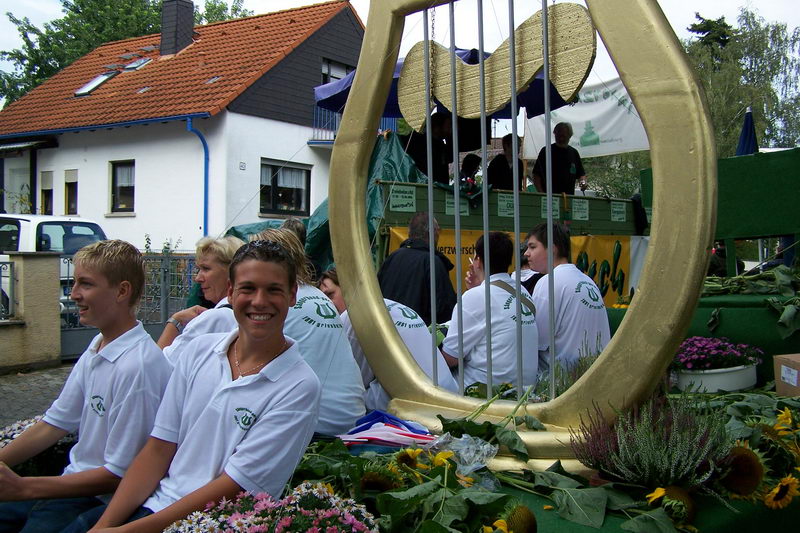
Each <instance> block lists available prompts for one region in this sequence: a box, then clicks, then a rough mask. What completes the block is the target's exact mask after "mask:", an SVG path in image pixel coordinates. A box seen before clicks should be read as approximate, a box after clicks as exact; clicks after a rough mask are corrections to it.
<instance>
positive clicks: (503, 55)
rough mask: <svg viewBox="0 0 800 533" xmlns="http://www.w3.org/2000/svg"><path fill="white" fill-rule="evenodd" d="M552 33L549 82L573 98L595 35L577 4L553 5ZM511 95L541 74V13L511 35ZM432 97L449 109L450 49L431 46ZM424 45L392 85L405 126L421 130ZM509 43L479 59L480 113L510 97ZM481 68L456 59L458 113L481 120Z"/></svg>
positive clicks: (591, 58)
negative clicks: (481, 63)
mask: <svg viewBox="0 0 800 533" xmlns="http://www.w3.org/2000/svg"><path fill="white" fill-rule="evenodd" d="M547 12H548V13H547V14H548V18H549V19H550V21H549V25H550V28H551V32H550V34H549V44H550V73H551V78H550V81H551V83H552V84H553V86H555V88H556V90H557V91H558V93H559V94H560V95H561V97H562V98H563V99H564V100H565V101H570V100H572V99H573V98H574V97H575V95H576V94H577V93H578V90H579V89H580V88H581V86H582V85H583V82H584V81H586V77H587V76H589V71H591V69H592V63H593V62H594V56H595V49H596V43H595V33H594V27H593V26H592V21H591V19H590V18H589V13H588V12H587V11H586V9H584V8H583V6H579V5H578V4H556V5H553V6H551V7H549V8H548V9H547ZM514 36H515V39H514V62H515V65H516V75H517V76H516V84H517V87H516V93H519V92H521V91H523V90H525V89H526V88H527V87H528V85H530V83H531V82H532V81H533V78H534V76H536V74H538V73H539V71H540V70H542V67H543V65H544V57H543V54H542V13H541V11H540V12H537V13H536V14H534V15H533V16H532V17H530V18H529V19H527V20H526V21H525V22H523V23H522V24H520V25H519V27H518V28H517V29H516V30H515V31H514ZM430 44H431V46H430V56H431V63H432V64H434V65H436V66H437V68H435V69H433V70H432V72H431V96H432V97H433V98H436V99H437V100H439V101H440V102H441V103H442V104H443V105H444V106H445V107H446V108H447V109H453V105H452V103H453V102H452V94H451V92H450V84H451V80H450V50H449V49H447V48H445V47H444V46H442V45H440V44H438V43H436V42H430ZM424 54H425V43H424V42H419V43H417V44H415V45H414V46H413V47H412V48H411V50H410V51H409V52H408V55H406V57H405V60H404V61H403V69H402V71H401V72H400V80H399V81H398V82H397V100H398V103H399V104H400V111H401V112H402V113H403V118H404V119H405V120H406V122H407V123H408V125H409V126H411V127H412V128H414V129H415V130H420V129H421V128H422V126H423V125H424V124H425V98H426V95H425V78H424V68H423V64H424V62H425V55H424ZM509 56H510V47H509V43H508V39H506V41H505V42H503V44H502V45H500V46H499V47H498V48H497V50H495V51H494V52H493V53H492V55H491V56H490V57H488V58H487V59H486V60H485V61H484V72H485V78H486V83H485V89H484V90H485V94H486V98H485V100H486V103H485V109H486V113H487V115H491V114H492V113H494V112H495V111H499V110H500V109H502V108H503V107H505V106H506V105H507V104H508V102H509V100H510V99H511V87H510V84H509V80H510V79H511V76H510V71H511V62H510V57H509ZM479 84H480V67H479V65H468V64H466V63H464V62H463V61H461V60H457V61H456V90H457V96H456V98H457V99H458V102H457V103H458V106H457V109H458V115H459V116H460V117H464V118H480V116H481V107H480V106H481V103H480V96H479V95H480V91H479Z"/></svg>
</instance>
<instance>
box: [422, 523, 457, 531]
mask: <svg viewBox="0 0 800 533" xmlns="http://www.w3.org/2000/svg"><path fill="white" fill-rule="evenodd" d="M417 533H459V531H458V530H457V529H453V528H451V527H447V526H443V525H442V524H439V523H438V522H434V521H433V520H425V521H424V522H422V523H421V524H420V525H419V527H418V528H417Z"/></svg>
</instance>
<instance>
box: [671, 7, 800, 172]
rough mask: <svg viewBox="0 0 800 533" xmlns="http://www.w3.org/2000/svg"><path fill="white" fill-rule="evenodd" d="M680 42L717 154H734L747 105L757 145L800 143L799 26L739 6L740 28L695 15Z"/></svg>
mask: <svg viewBox="0 0 800 533" xmlns="http://www.w3.org/2000/svg"><path fill="white" fill-rule="evenodd" d="M697 18H698V20H699V21H700V22H699V23H698V24H694V25H692V26H690V28H689V29H690V31H692V32H694V33H697V34H698V36H699V37H698V38H695V39H690V40H688V41H686V42H685V43H684V45H685V47H686V51H687V53H688V55H689V59H690V61H691V62H692V64H693V65H694V67H695V70H696V72H697V74H698V76H699V78H700V81H701V83H702V85H703V88H704V89H705V93H706V98H707V101H708V105H709V111H710V114H711V121H712V123H713V125H714V130H715V135H716V142H717V154H718V155H719V157H730V156H733V155H735V152H736V145H737V143H738V139H739V133H740V132H741V128H742V121H743V118H744V114H745V111H746V109H747V107H751V108H752V110H753V118H754V121H755V125H756V136H757V138H758V140H759V145H760V146H762V147H767V146H779V147H786V146H796V145H797V144H798V142H800V119H799V118H798V113H797V105H798V104H800V91H798V89H799V88H800V86H799V82H798V80H800V28H794V29H793V30H791V31H790V30H789V29H788V28H787V26H786V24H784V23H781V22H767V21H765V20H764V19H763V18H762V17H760V16H758V14H757V13H755V12H753V11H750V10H749V9H747V8H743V9H742V10H741V12H740V14H739V17H738V21H737V23H738V27H737V28H732V27H731V26H730V25H728V24H727V23H726V22H725V20H724V18H721V19H717V20H707V19H704V18H703V17H701V16H699V15H698V16H697Z"/></svg>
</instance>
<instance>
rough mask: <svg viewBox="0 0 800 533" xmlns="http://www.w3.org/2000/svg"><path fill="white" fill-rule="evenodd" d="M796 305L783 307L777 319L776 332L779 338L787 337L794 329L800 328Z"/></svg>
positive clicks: (799, 315) (799, 316)
mask: <svg viewBox="0 0 800 533" xmlns="http://www.w3.org/2000/svg"><path fill="white" fill-rule="evenodd" d="M798 311H799V309H798V307H797V306H796V305H787V306H786V307H784V309H783V312H782V313H781V317H780V318H779V319H778V332H779V333H780V336H781V339H788V338H789V337H791V336H792V335H793V334H794V332H795V331H797V330H798V329H800V312H798Z"/></svg>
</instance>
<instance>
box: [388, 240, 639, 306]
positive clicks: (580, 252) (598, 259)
mask: <svg viewBox="0 0 800 533" xmlns="http://www.w3.org/2000/svg"><path fill="white" fill-rule="evenodd" d="M482 234H483V231H482V230H461V271H462V275H466V273H467V269H468V268H469V259H470V258H471V257H474V256H475V241H477V240H478V237H480V236H481V235H482ZM509 235H511V236H512V238H513V234H511V233H509ZM525 235H526V234H525V233H523V234H520V237H519V239H520V243H524V242H525ZM407 238H408V228H407V227H390V228H389V248H388V253H392V252H393V251H395V250H397V249H398V248H399V247H400V243H402V242H403V241H404V240H406V239H407ZM570 242H571V244H572V259H573V262H574V263H575V266H577V267H578V268H579V269H580V270H581V271H582V272H584V273H585V274H586V275H588V276H589V277H590V278H592V279H593V280H594V281H595V283H597V286H598V287H599V288H600V292H601V293H602V294H603V301H604V302H605V304H606V306H611V305H613V304H615V303H617V301H618V300H619V297H620V296H627V295H628V285H629V283H628V282H629V272H630V257H631V253H630V237H628V236H626V235H580V236H575V237H571V238H570ZM436 249H437V250H438V251H439V252H440V253H442V254H443V255H444V256H445V257H447V258H448V259H450V261H451V262H452V263H453V264H455V262H456V234H455V230H452V229H442V230H441V232H440V234H439V243H438V244H437V247H436ZM511 266H512V270H513V266H514V263H513V262H512V264H511ZM450 281H451V282H452V283H453V287H455V286H456V269H455V268H453V270H451V271H450ZM462 286H463V284H462Z"/></svg>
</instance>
